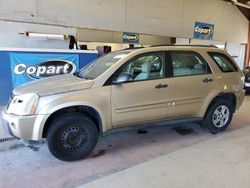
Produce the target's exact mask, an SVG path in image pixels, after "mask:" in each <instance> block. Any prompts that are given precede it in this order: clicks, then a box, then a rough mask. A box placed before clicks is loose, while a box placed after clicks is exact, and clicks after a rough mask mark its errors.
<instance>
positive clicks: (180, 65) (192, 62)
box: [171, 51, 208, 76]
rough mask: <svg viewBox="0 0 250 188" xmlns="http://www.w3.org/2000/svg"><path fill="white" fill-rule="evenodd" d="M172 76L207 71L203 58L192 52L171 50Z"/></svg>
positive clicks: (204, 72)
mask: <svg viewBox="0 0 250 188" xmlns="http://www.w3.org/2000/svg"><path fill="white" fill-rule="evenodd" d="M171 58H172V65H173V76H188V75H200V74H207V73H208V66H207V63H206V62H205V60H204V59H203V58H202V57H201V56H200V55H199V54H196V53H194V52H183V51H180V52H177V51H176V52H171Z"/></svg>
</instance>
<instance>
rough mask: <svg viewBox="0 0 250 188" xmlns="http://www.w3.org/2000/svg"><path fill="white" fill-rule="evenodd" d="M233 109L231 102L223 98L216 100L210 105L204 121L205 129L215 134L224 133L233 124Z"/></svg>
mask: <svg viewBox="0 0 250 188" xmlns="http://www.w3.org/2000/svg"><path fill="white" fill-rule="evenodd" d="M232 117H233V107H232V105H231V104H230V102H229V101H228V100H226V99H223V98H218V99H216V100H215V101H214V102H213V104H212V105H210V107H209V109H208V111H207V113H206V115H205V117H204V120H203V124H204V127H205V128H207V129H208V130H209V132H211V133H213V134H217V133H219V132H222V131H224V130H225V129H226V128H227V127H228V126H229V125H230V123H231V121H232Z"/></svg>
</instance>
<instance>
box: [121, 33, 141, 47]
mask: <svg viewBox="0 0 250 188" xmlns="http://www.w3.org/2000/svg"><path fill="white" fill-rule="evenodd" d="M123 43H129V44H139V43H140V35H139V34H136V33H129V32H124V33H123Z"/></svg>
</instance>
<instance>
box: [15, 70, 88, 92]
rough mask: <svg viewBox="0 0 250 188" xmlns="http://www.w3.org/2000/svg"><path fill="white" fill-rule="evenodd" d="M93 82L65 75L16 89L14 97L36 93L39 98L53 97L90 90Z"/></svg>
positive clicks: (30, 83)
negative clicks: (54, 95) (59, 94)
mask: <svg viewBox="0 0 250 188" xmlns="http://www.w3.org/2000/svg"><path fill="white" fill-rule="evenodd" d="M92 85H93V80H85V79H82V78H78V77H76V76H74V75H73V74H64V75H59V76H53V77H49V78H44V79H41V80H37V81H33V82H29V83H27V84H24V85H21V86H19V87H17V88H16V89H14V91H13V94H14V95H21V94H26V93H36V94H38V95H39V96H46V95H53V94H58V93H64V92H69V91H76V90H82V89H88V88H90V87H91V86H92Z"/></svg>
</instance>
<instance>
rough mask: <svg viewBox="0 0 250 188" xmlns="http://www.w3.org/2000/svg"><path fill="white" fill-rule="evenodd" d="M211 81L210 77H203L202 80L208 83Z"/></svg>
mask: <svg viewBox="0 0 250 188" xmlns="http://www.w3.org/2000/svg"><path fill="white" fill-rule="evenodd" d="M212 81H213V79H212V78H205V79H204V80H203V82H204V83H208V82H212Z"/></svg>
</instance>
